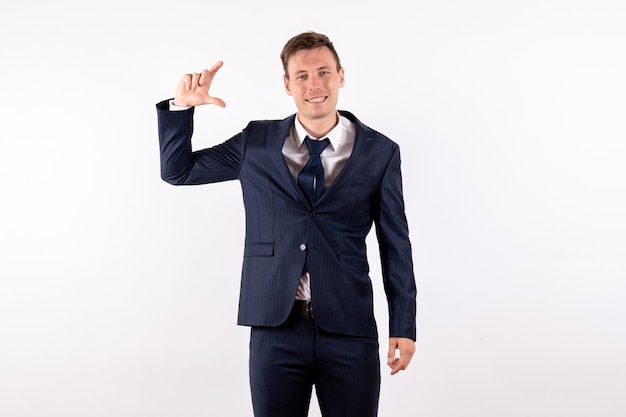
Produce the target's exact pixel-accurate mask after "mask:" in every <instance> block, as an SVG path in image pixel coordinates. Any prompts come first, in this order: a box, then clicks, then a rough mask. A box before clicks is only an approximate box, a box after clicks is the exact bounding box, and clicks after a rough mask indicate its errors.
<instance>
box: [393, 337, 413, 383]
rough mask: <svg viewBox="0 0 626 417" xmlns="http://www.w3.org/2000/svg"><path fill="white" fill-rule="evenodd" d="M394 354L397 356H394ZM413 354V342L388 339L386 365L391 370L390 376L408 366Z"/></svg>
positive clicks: (401, 338)
mask: <svg viewBox="0 0 626 417" xmlns="http://www.w3.org/2000/svg"><path fill="white" fill-rule="evenodd" d="M396 352H397V353H398V355H397V356H396ZM414 353H415V342H414V341H413V340H411V339H408V338H406V337H390V338H389V352H388V353H387V365H389V367H390V368H391V375H395V374H397V373H398V372H400V371H403V370H405V369H406V368H407V366H409V362H411V358H412V357H413V354H414Z"/></svg>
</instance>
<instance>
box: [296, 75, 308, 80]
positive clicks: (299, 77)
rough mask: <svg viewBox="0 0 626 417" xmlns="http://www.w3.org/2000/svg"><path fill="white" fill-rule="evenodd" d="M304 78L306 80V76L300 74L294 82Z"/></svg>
mask: <svg viewBox="0 0 626 417" xmlns="http://www.w3.org/2000/svg"><path fill="white" fill-rule="evenodd" d="M305 78H306V75H304V74H300V75H298V76H297V77H296V80H304V79H305Z"/></svg>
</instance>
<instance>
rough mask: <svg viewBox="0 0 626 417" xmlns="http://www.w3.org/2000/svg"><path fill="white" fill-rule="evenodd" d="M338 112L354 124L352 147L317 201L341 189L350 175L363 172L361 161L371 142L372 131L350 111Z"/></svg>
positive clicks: (363, 159)
mask: <svg viewBox="0 0 626 417" xmlns="http://www.w3.org/2000/svg"><path fill="white" fill-rule="evenodd" d="M339 113H340V114H341V115H342V116H345V117H346V118H348V119H349V120H350V121H351V122H353V123H354V124H355V127H356V131H355V137H354V147H353V148H352V153H351V154H350V157H349V158H348V162H346V165H345V166H344V167H343V169H342V170H341V171H340V172H339V174H338V175H337V178H335V180H334V181H333V182H332V183H331V184H330V187H328V189H326V191H325V192H324V194H322V196H321V197H320V199H319V200H318V202H323V201H324V200H325V199H326V198H329V197H327V196H328V195H332V193H334V192H335V191H334V190H335V189H341V187H342V186H343V184H344V183H346V182H348V181H349V180H350V178H351V177H352V176H354V175H356V174H359V173H360V174H363V162H364V161H365V160H366V159H367V158H365V155H366V154H367V153H368V151H369V146H368V145H370V144H371V141H372V138H373V133H374V132H373V131H372V130H371V129H370V128H369V127H367V126H365V125H364V124H363V123H361V122H360V121H359V120H358V119H357V118H356V117H355V116H354V115H353V114H352V113H350V112H347V111H343V110H340V111H339Z"/></svg>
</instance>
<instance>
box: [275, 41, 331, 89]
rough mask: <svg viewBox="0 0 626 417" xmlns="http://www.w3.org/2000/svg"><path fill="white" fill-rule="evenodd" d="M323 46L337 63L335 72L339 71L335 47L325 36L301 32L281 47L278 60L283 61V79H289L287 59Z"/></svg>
mask: <svg viewBox="0 0 626 417" xmlns="http://www.w3.org/2000/svg"><path fill="white" fill-rule="evenodd" d="M322 46H325V47H327V48H328V49H330V52H332V53H333V56H334V57H335V61H337V71H339V70H340V69H341V62H339V55H337V51H335V47H334V46H333V43H332V42H331V41H330V39H328V37H327V36H326V35H322V34H321V33H316V32H312V31H311V32H303V33H301V34H299V35H296V36H294V37H293V38H291V39H289V40H288V41H287V43H286V44H285V46H284V47H283V51H282V52H281V53H280V59H281V60H282V61H283V69H284V71H285V77H287V78H289V73H288V72H287V63H288V62H289V59H290V58H291V57H292V56H294V55H295V53H296V52H298V51H300V50H303V49H315V48H319V47H322Z"/></svg>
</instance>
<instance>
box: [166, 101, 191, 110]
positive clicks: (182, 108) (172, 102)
mask: <svg viewBox="0 0 626 417" xmlns="http://www.w3.org/2000/svg"><path fill="white" fill-rule="evenodd" d="M190 108H191V107H185V106H177V105H175V104H174V100H173V99H172V100H170V111H183V110H188V109H190Z"/></svg>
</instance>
